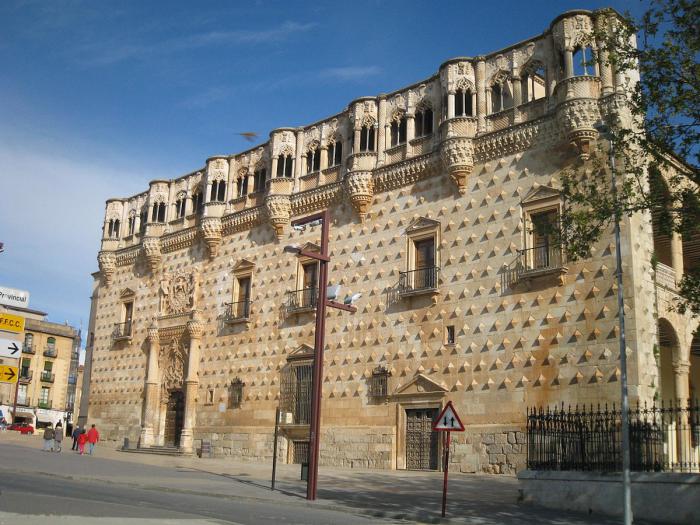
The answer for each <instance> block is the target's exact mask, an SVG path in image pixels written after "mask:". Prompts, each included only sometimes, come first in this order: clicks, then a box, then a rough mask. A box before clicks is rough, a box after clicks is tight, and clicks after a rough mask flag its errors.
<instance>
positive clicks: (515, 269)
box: [504, 245, 565, 286]
mask: <svg viewBox="0 0 700 525" xmlns="http://www.w3.org/2000/svg"><path fill="white" fill-rule="evenodd" d="M564 262H565V260H564V252H563V250H562V247H561V246H559V245H547V246H536V247H534V248H525V249H523V250H518V255H517V256H516V258H515V260H514V261H513V262H511V263H510V265H509V266H508V267H507V268H506V270H505V275H504V277H505V282H506V285H507V286H512V285H514V284H516V283H517V282H518V281H520V280H521V279H523V278H526V277H531V276H536V275H537V274H540V273H547V272H549V271H552V270H558V269H560V268H562V266H563V265H564Z"/></svg>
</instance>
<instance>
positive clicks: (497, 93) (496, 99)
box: [489, 70, 513, 113]
mask: <svg viewBox="0 0 700 525" xmlns="http://www.w3.org/2000/svg"><path fill="white" fill-rule="evenodd" d="M489 86H490V91H491V113H498V112H499V111H503V110H505V109H509V108H511V107H513V80H512V78H511V75H510V74H509V73H508V72H507V71H504V70H500V71H497V72H496V73H494V75H493V76H492V77H491V82H490V83H489Z"/></svg>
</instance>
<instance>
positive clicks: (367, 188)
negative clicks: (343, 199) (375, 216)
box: [345, 171, 374, 222]
mask: <svg viewBox="0 0 700 525" xmlns="http://www.w3.org/2000/svg"><path fill="white" fill-rule="evenodd" d="M345 191H346V192H347V193H348V196H349V197H350V202H352V205H353V207H354V208H355V210H357V213H358V215H359V216H360V220H361V221H362V222H364V221H365V217H367V212H368V211H369V207H370V206H371V205H372V200H373V199H374V181H373V180H372V172H371V171H353V172H350V173H348V175H347V177H346V178H345Z"/></svg>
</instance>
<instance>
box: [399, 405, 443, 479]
mask: <svg viewBox="0 0 700 525" xmlns="http://www.w3.org/2000/svg"><path fill="white" fill-rule="evenodd" d="M437 416H438V410H437V409H436V408H421V409H409V410H406V468H407V469H408V470H437V468H438V433H437V432H433V420H434V419H435V418H436V417H437Z"/></svg>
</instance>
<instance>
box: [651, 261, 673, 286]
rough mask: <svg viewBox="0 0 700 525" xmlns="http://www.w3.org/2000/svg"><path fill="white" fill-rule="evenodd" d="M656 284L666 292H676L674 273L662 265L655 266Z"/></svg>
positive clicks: (671, 269)
mask: <svg viewBox="0 0 700 525" xmlns="http://www.w3.org/2000/svg"><path fill="white" fill-rule="evenodd" d="M656 284H658V285H659V286H663V287H664V288H666V289H667V290H671V291H674V292H675V291H676V272H675V270H674V269H673V268H671V267H670V266H666V265H665V264H663V263H657V264H656Z"/></svg>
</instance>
